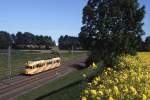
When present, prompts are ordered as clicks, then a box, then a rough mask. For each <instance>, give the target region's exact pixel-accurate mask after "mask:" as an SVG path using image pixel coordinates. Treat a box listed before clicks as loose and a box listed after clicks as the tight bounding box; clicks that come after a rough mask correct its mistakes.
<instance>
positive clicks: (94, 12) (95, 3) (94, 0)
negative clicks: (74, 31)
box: [79, 0, 145, 64]
mask: <svg viewBox="0 0 150 100" xmlns="http://www.w3.org/2000/svg"><path fill="white" fill-rule="evenodd" d="M144 15H145V7H144V6H140V5H139V3H138V0H89V1H88V3H87V5H86V6H85V7H84V9H83V18H82V22H83V26H82V27H81V32H80V33H79V38H80V41H81V44H82V46H83V47H84V48H87V49H90V51H91V56H90V57H89V59H90V61H91V62H93V61H94V62H99V61H101V60H103V61H104V62H105V64H110V63H111V62H112V61H110V60H113V58H115V57H116V56H117V55H119V54H122V53H129V54H135V53H136V50H137V49H138V45H139V41H138V39H139V38H140V37H141V36H142V35H143V34H144V31H143V30H142V26H143V21H142V20H143V18H144ZM109 59H110V60H109ZM91 62H89V63H91Z"/></svg>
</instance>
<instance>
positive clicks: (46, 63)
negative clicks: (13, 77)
mask: <svg viewBox="0 0 150 100" xmlns="http://www.w3.org/2000/svg"><path fill="white" fill-rule="evenodd" d="M60 61H61V59H60V58H59V57H57V58H52V59H48V60H39V61H28V63H27V65H26V67H25V74H27V75H33V74H37V73H40V72H44V71H47V70H49V69H53V68H56V67H59V66H60Z"/></svg>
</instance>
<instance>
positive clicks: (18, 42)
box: [0, 31, 55, 49]
mask: <svg viewBox="0 0 150 100" xmlns="http://www.w3.org/2000/svg"><path fill="white" fill-rule="evenodd" d="M9 45H10V46H11V47H12V48H14V49H50V48H51V47H52V46H55V41H53V40H52V38H51V36H43V35H34V34H32V33H30V32H24V33H22V32H17V33H16V35H15V34H9V33H8V32H5V31H0V49H7V48H8V46H9Z"/></svg>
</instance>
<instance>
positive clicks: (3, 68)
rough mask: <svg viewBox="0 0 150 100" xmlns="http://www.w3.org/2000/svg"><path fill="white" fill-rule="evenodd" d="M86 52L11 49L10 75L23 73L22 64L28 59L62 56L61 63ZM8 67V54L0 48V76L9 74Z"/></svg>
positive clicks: (4, 76) (3, 76)
mask: <svg viewBox="0 0 150 100" xmlns="http://www.w3.org/2000/svg"><path fill="white" fill-rule="evenodd" d="M84 55H86V53H82V52H81V53H80V52H78V53H76V52H74V53H73V54H72V53H69V52H62V53H60V54H58V53H56V52H40V51H20V50H12V52H11V68H12V75H17V74H20V73H23V71H24V66H25V64H26V63H27V62H28V61H34V60H41V59H49V58H52V57H56V56H60V57H61V58H62V63H64V62H65V61H67V60H72V59H76V58H78V57H81V56H84ZM9 70H10V68H8V54H7V50H0V78H6V77H8V76H9Z"/></svg>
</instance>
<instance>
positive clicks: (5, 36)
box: [0, 31, 11, 49]
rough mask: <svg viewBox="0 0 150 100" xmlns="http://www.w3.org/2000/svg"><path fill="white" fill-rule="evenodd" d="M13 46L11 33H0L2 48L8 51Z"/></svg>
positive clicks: (0, 45)
mask: <svg viewBox="0 0 150 100" xmlns="http://www.w3.org/2000/svg"><path fill="white" fill-rule="evenodd" d="M10 44H11V38H10V35H9V33H7V32H5V31H0V48H2V49H6V48H8V46H9V45H10Z"/></svg>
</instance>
